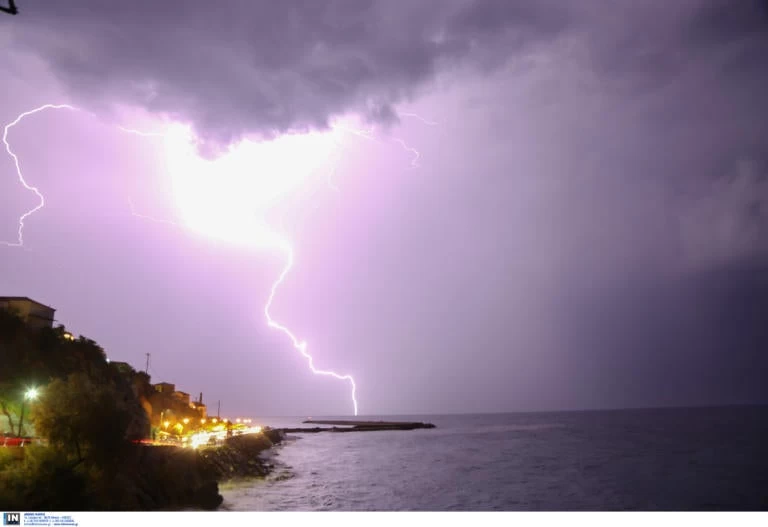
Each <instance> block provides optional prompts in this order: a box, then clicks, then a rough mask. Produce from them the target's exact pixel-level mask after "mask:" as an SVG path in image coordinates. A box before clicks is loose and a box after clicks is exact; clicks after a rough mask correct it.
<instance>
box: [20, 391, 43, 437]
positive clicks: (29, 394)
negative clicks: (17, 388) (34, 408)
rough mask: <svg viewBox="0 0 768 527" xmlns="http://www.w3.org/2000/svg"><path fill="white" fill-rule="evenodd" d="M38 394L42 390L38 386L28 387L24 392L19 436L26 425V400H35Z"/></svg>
mask: <svg viewBox="0 0 768 527" xmlns="http://www.w3.org/2000/svg"><path fill="white" fill-rule="evenodd" d="M38 395H40V391H39V390H38V389H37V388H27V391H26V392H24V398H23V399H22V401H21V415H19V433H18V436H19V437H21V432H22V430H23V426H24V401H34V400H35V399H37V396H38Z"/></svg>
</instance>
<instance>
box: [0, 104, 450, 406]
mask: <svg viewBox="0 0 768 527" xmlns="http://www.w3.org/2000/svg"><path fill="white" fill-rule="evenodd" d="M53 109H69V110H78V109H77V108H75V107H74V106H70V105H68V104H45V105H42V106H39V107H37V108H34V109H32V110H29V111H26V112H23V113H21V114H19V115H18V116H17V117H16V119H14V120H13V121H12V122H10V123H8V124H7V125H6V126H5V128H4V131H3V144H5V149H6V152H7V153H8V155H9V156H10V157H11V158H12V159H13V161H14V165H15V167H16V176H17V178H18V180H19V182H20V183H21V185H22V186H23V187H24V188H25V189H27V190H29V191H31V192H33V193H34V194H35V195H36V196H37V197H38V199H39V203H38V204H37V205H36V206H35V207H34V208H32V209H30V210H28V211H26V212H25V213H23V214H22V215H21V217H20V218H19V228H18V238H17V240H16V241H15V242H8V241H2V242H0V243H1V244H3V245H5V246H8V247H18V248H25V245H24V226H25V220H26V219H27V218H29V217H30V216H31V215H32V214H34V213H35V212H37V211H38V210H40V209H42V208H43V207H44V206H45V197H44V196H43V194H42V193H41V192H40V190H39V189H38V188H37V187H35V186H33V185H30V184H29V183H28V182H27V180H26V179H25V178H24V175H23V172H22V170H21V164H20V161H19V158H18V156H17V155H16V153H15V152H14V151H13V150H12V148H11V146H10V143H9V141H8V134H9V131H10V129H11V128H12V127H14V126H16V125H17V124H19V123H20V122H21V120H22V119H24V118H25V117H28V116H31V115H34V114H36V113H39V112H42V111H44V110H53ZM408 116H413V117H416V118H418V119H419V120H420V121H422V122H423V123H425V124H429V125H433V124H437V123H433V122H431V121H428V120H426V119H423V118H421V117H419V116H416V115H415V114H408ZM118 128H119V129H120V130H121V131H123V132H126V133H130V134H134V135H138V136H141V137H148V138H162V139H164V140H165V143H166V147H167V154H168V162H169V166H170V167H171V169H172V171H173V172H174V175H176V176H180V175H181V174H184V175H187V176H190V177H192V176H193V175H196V174H198V171H197V170H195V169H199V168H208V169H210V168H211V167H212V165H213V164H214V163H217V162H218V161H220V160H216V161H213V162H212V161H205V160H202V159H201V158H200V157H199V156H198V155H197V154H196V153H195V152H194V150H193V149H192V148H191V146H190V145H191V144H192V141H191V137H190V133H189V131H188V130H181V129H180V128H179V127H176V128H173V127H172V128H169V130H168V131H166V132H164V133H161V132H143V131H139V130H133V129H129V128H125V127H123V126H118ZM180 130H181V133H178V132H179V131H180ZM332 130H333V131H334V132H335V131H336V130H341V131H344V132H346V133H350V134H353V135H356V136H358V137H362V138H364V139H367V140H377V139H376V137H375V136H374V134H373V131H372V130H358V129H352V128H346V127H343V126H340V125H339V126H333V127H332ZM179 140H181V142H179ZM392 141H394V142H396V143H398V144H399V145H400V146H401V147H402V148H403V149H404V150H405V151H407V152H409V153H411V154H412V155H413V157H412V159H411V168H417V167H418V160H419V157H420V153H419V152H418V150H416V149H415V148H412V147H410V146H409V145H407V144H406V143H405V141H403V140H402V139H399V138H393V139H392ZM276 142H277V140H275V141H274V142H273V143H276ZM244 143H247V142H244ZM241 144H243V143H241ZM247 144H249V145H255V146H257V147H258V146H260V145H263V143H260V144H254V143H247ZM332 144H333V145H334V146H336V147H337V148H338V147H339V146H340V143H339V142H338V140H337V139H336V140H334V141H333V142H332ZM238 146H239V145H238ZM327 146H328V145H324V144H322V143H321V147H327ZM322 149H323V148H321V149H320V150H322ZM326 149H327V148H326ZM233 152H234V151H233V150H232V149H230V153H229V154H225V156H223V157H231V156H232V155H233ZM269 159H273V156H270V153H267V159H261V160H260V159H259V158H258V152H257V158H256V160H255V161H254V162H256V163H258V162H259V161H264V162H265V163H267V164H268V163H269V161H268V160H269ZM338 159H339V157H338V156H337V157H336V159H335V160H334V162H333V164H332V167H331V169H330V170H329V171H328V175H327V181H328V185H329V187H330V188H332V189H333V190H335V191H338V188H337V187H335V185H333V183H332V182H331V179H330V178H331V176H332V174H333V173H334V172H335V170H336V165H337V163H338ZM220 164H224V168H233V167H232V166H231V164H230V165H229V166H227V161H226V160H224V161H223V163H220ZM174 168H175V169H176V170H173V169H174ZM219 168H220V167H219V166H218V164H217V169H219ZM281 168H284V167H281ZM304 168H307V167H304ZM295 179H299V178H296V177H295ZM175 182H176V184H177V189H180V193H181V194H182V195H183V196H182V198H181V199H180V201H181V202H182V209H184V205H186V212H187V218H186V219H187V221H186V222H185V223H186V227H188V228H192V229H194V228H195V227H197V230H201V231H203V232H204V233H207V234H209V235H213V236H214V237H216V232H215V231H217V230H218V229H217V228H216V227H218V228H219V229H220V228H222V226H224V228H225V229H226V225H227V222H226V219H230V220H231V219H242V216H240V215H236V216H235V218H233V217H231V216H224V213H223V209H222V210H219V211H214V216H220V217H215V218H210V217H209V216H208V214H210V211H206V213H205V214H201V213H200V210H201V209H200V207H201V206H205V205H210V202H209V200H207V199H203V200H200V198H201V197H203V196H205V198H207V197H208V195H207V192H208V191H210V190H211V189H201V188H198V189H197V192H196V191H195V189H194V188H193V186H189V185H187V186H185V183H184V182H182V181H181V180H179V179H176V181H175ZM262 183H263V184H264V185H265V186H266V190H267V191H268V192H267V194H268V195H270V196H271V197H272V198H274V197H276V196H277V195H278V194H282V193H283V192H284V191H285V190H286V189H285V188H277V187H272V186H271V185H272V183H269V182H267V183H265V182H263V181H262ZM294 183H295V182H294ZM252 189H253V188H252ZM258 190H259V191H264V190H265V188H260V189H258ZM190 196H192V197H193V198H194V199H193V201H195V203H191V202H190V201H189V198H190ZM185 198H186V199H185ZM201 203H202V204H203V205H201ZM128 205H129V208H130V211H131V214H132V215H133V216H135V217H137V218H141V219H145V220H150V221H153V222H156V223H165V224H169V225H173V226H176V227H181V225H180V224H178V223H176V222H174V221H171V220H163V219H157V218H154V217H150V216H146V215H143V214H139V213H138V212H137V211H136V208H135V206H134V203H133V201H132V200H131V199H130V198H128ZM265 205H267V203H266V202H265V203H262V206H265ZM226 206H227V207H229V206H230V204H229V203H227V204H226ZM217 212H218V213H220V214H217ZM221 217H224V223H223V224H222V223H221V221H220V220H221ZM206 219H208V220H214V219H215V221H212V222H210V223H209V224H208V225H201V221H202V222H203V223H207V222H206ZM248 224H249V225H251V226H253V227H254V229H252V232H251V233H243V234H241V235H239V236H238V235H237V234H236V235H235V238H237V241H239V242H242V241H244V239H245V238H248V237H249V236H250V235H251V234H252V236H250V237H251V238H252V240H251V241H253V240H255V243H256V245H257V246H259V247H261V248H268V249H271V250H278V251H279V252H281V253H283V254H284V255H285V265H284V267H283V269H282V271H281V272H280V274H279V276H278V277H277V279H276V280H275V281H274V282H273V284H272V287H271V289H270V293H269V297H268V299H267V302H266V304H265V306H264V317H265V318H266V321H267V326H268V327H269V328H271V329H274V330H277V331H279V332H280V333H282V334H284V335H285V336H286V337H288V339H289V340H290V342H291V344H292V345H293V347H294V349H296V350H297V351H298V352H299V353H300V354H301V355H302V357H304V358H305V359H306V360H307V363H308V365H309V368H310V370H311V371H312V373H313V374H315V375H320V376H328V377H333V378H334V379H338V380H341V381H346V382H348V383H349V385H350V388H351V399H352V406H353V412H354V415H358V401H357V385H356V384H355V379H354V378H353V377H352V375H349V374H339V373H337V372H335V371H333V370H324V369H319V368H317V367H316V366H315V363H314V358H313V357H312V355H310V354H309V352H308V351H307V347H308V344H307V342H306V341H304V340H301V339H299V338H298V337H297V336H296V335H295V334H294V333H293V332H292V331H291V330H290V329H289V328H288V327H287V326H285V325H284V324H281V323H279V322H277V321H276V320H275V319H274V318H273V316H272V314H271V312H270V309H271V307H272V304H273V302H274V300H275V296H276V293H277V290H278V288H279V287H280V286H281V285H282V284H283V282H284V281H285V279H286V277H287V275H288V273H289V272H290V271H291V269H292V268H293V266H294V250H293V248H292V246H291V244H290V243H289V242H288V240H286V239H285V238H283V237H282V236H280V235H278V234H277V233H276V232H274V231H273V230H271V229H269V228H268V227H266V226H265V225H264V224H262V223H261V222H256V223H255V224H254V223H252V222H251V221H249V222H248ZM210 225H214V228H213V231H212V230H211V228H209V227H210ZM201 227H202V228H201ZM219 234H221V233H219ZM231 234H232V233H230V232H228V233H227V235H226V236H224V237H225V238H228V239H230V240H232V236H231Z"/></svg>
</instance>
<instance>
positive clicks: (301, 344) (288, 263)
mask: <svg viewBox="0 0 768 527" xmlns="http://www.w3.org/2000/svg"><path fill="white" fill-rule="evenodd" d="M281 249H282V250H284V251H285V252H286V254H287V257H286V260H285V267H283V271H282V272H281V273H280V276H279V277H278V278H277V280H275V282H274V283H273V284H272V290H271V291H270V293H269V299H268V300H267V304H266V305H265V306H264V316H265V318H266V319H267V325H268V326H269V327H270V328H272V329H276V330H278V331H280V332H282V333H283V334H284V335H286V336H287V337H288V338H289V339H291V342H292V343H293V347H294V348H296V350H297V351H298V352H299V353H301V355H302V356H303V357H304V358H305V359H307V363H308V364H309V369H310V370H312V373H314V374H315V375H327V376H330V377H333V378H334V379H339V380H340V381H349V384H350V385H351V386H352V404H353V405H354V410H355V415H357V397H356V392H357V385H356V384H355V379H354V378H353V377H352V376H351V375H339V374H338V373H336V372H334V371H330V370H318V369H317V368H315V364H314V359H313V358H312V355H310V354H309V353H307V343H306V341H303V340H299V339H298V338H297V337H296V336H295V335H294V334H293V333H291V331H290V330H289V329H288V328H286V327H285V326H283V325H282V324H280V323H278V322H276V321H275V320H274V319H273V318H272V315H271V314H270V313H269V309H270V308H271V307H272V302H273V301H274V299H275V294H276V293H277V288H278V287H280V284H282V283H283V280H285V277H286V276H287V275H288V273H289V272H290V270H291V268H292V267H293V249H291V247H290V246H289V245H288V244H287V243H284V244H283V245H282V246H281Z"/></svg>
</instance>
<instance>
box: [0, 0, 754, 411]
mask: <svg viewBox="0 0 768 527" xmlns="http://www.w3.org/2000/svg"><path fill="white" fill-rule="evenodd" d="M17 6H18V9H19V14H18V15H16V16H10V15H6V14H4V13H0V80H1V81H2V83H1V86H2V98H1V99H0V123H2V124H7V123H10V122H12V121H13V120H14V119H15V118H16V117H17V116H18V115H19V114H20V113H21V112H24V111H27V110H31V109H34V108H36V107H38V106H40V105H42V104H46V103H54V104H70V105H72V106H75V107H77V108H78V110H68V109H58V110H46V111H43V112H40V113H37V114H34V115H32V116H29V117H27V118H25V119H23V120H22V121H21V122H20V123H19V124H18V125H16V126H14V127H12V128H11V129H10V131H9V133H8V142H9V144H10V145H11V148H12V150H13V152H15V153H16V154H17V155H18V157H19V160H20V164H21V168H22V171H23V173H24V176H25V177H26V179H27V181H28V182H29V184H31V185H34V186H37V187H38V188H39V189H40V192H41V193H42V194H44V196H45V199H46V204H45V207H44V208H42V209H41V210H39V211H37V212H35V213H34V214H33V215H31V216H30V217H28V218H27V219H26V221H25V223H26V226H25V229H24V247H22V248H19V247H4V246H0V295H18V296H29V297H32V298H34V299H36V300H39V301H40V302H43V303H45V304H48V305H51V306H53V307H55V308H56V309H57V312H56V318H57V320H58V321H59V322H60V323H63V324H65V325H66V326H67V328H68V329H70V330H71V331H72V332H74V333H76V334H83V335H85V336H88V337H90V338H92V339H94V340H96V341H97V342H98V343H99V344H101V345H102V346H103V347H104V348H105V349H106V351H107V353H108V356H109V357H110V358H112V359H113V360H121V361H127V362H130V363H131V364H133V365H134V366H136V367H139V368H142V369H143V366H144V362H145V353H151V355H152V364H151V367H150V374H151V375H152V378H153V381H170V382H175V383H176V384H177V386H178V388H179V389H182V390H184V391H187V392H190V393H192V394H194V395H197V394H198V392H201V391H202V392H203V393H204V399H205V401H206V402H208V403H209V405H211V406H215V401H216V400H219V399H221V400H222V412H223V413H224V414H226V415H230V416H234V415H236V414H241V415H242V414H247V415H252V416H266V415H334V414H349V413H351V412H352V405H351V401H350V389H349V388H350V387H349V384H348V383H346V382H344V381H339V380H335V379H332V378H328V377H320V376H315V375H313V374H312V373H311V372H310V370H309V368H308V366H307V363H306V360H305V359H304V358H303V357H302V356H301V355H300V353H299V352H298V351H297V350H295V349H294V348H293V347H292V346H291V342H290V340H289V339H287V338H286V336H285V335H283V334H281V333H280V332H279V331H276V330H275V329H270V328H269V327H268V326H267V324H266V320H265V318H264V313H263V309H264V305H265V302H266V300H267V298H268V297H269V294H270V289H271V287H272V284H273V283H274V281H275V280H276V279H277V277H278V276H279V275H280V273H281V271H282V269H283V266H284V264H285V256H286V255H285V252H284V251H283V252H281V251H279V250H275V248H274V247H273V246H269V245H263V244H258V243H254V244H253V245H250V244H249V243H250V240H251V238H250V233H256V234H254V235H253V236H254V237H253V240H254V241H255V240H256V238H258V239H262V238H263V235H264V236H265V234H264V233H266V232H274V233H279V235H280V237H281V239H283V240H287V241H288V242H290V245H291V247H292V248H293V251H294V257H295V265H294V267H293V268H292V269H291V271H290V273H289V274H288V275H287V276H286V278H285V281H284V282H283V284H282V285H281V286H280V288H279V289H278V290H277V294H276V297H275V300H274V304H273V306H272V311H271V313H272V315H273V317H274V318H275V319H276V320H278V321H279V322H280V323H282V324H284V325H286V326H287V327H289V328H290V329H291V330H292V331H293V332H294V333H296V335H297V336H298V337H299V338H301V339H306V340H307V342H308V345H309V347H308V351H309V352H310V353H311V354H312V355H313V356H314V357H315V365H316V366H317V367H319V368H322V369H332V370H335V371H337V372H339V373H341V374H351V375H353V376H354V378H355V380H356V381H357V397H358V401H359V403H360V413H361V414H421V413H453V412H498V411H537V410H559V409H583V408H618V407H637V406H658V405H663V406H667V405H675V406H684V405H703V404H737V403H758V402H762V403H765V402H768V382H765V379H766V378H768V102H767V100H768V99H767V98H766V94H768V59H766V57H768V7H767V4H766V3H765V2H760V1H752V0H739V1H737V2H731V1H727V0H722V1H719V0H711V1H705V2H695V1H689V0H675V1H674V2H668V1H661V0H659V1H644V2H636V1H630V0H622V1H617V2H603V1H597V0H584V1H578V2H566V1H560V0H555V1H543V0H525V1H522V0H521V1H513V0H479V1H474V2H473V1H469V0H466V1H458V0H419V1H418V2H414V1H406V0H379V1H373V0H371V1H363V0H349V1H305V2H299V1H288V0H281V1H280V2H273V1H269V2H267V1H265V2H256V1H251V0H227V1H221V2H210V0H205V1H202V0H189V1H184V2H181V1H157V0H152V1H150V0H139V1H134V2H111V1H110V2H104V1H97V0H72V1H69V0H68V1H64V0H60V1H59V0H57V1H55V2H33V1H25V0H18V1H17ZM414 114H415V116H414ZM173 123H177V124H183V125H186V126H189V127H190V128H189V129H190V130H191V132H192V133H193V136H194V138H196V143H195V145H194V146H191V147H190V152H191V153H192V154H193V155H194V156H195V158H197V159H198V160H199V161H200V163H210V164H211V165H210V166H212V167H213V168H212V169H211V170H210V171H209V172H207V173H206V175H205V176H204V177H202V176H198V175H196V173H195V172H194V170H193V169H192V168H190V167H191V166H192V165H191V164H187V165H185V164H181V165H180V164H178V163H176V164H174V163H173V162H172V161H169V158H170V157H169V150H168V148H167V147H166V146H165V144H166V143H165V142H164V141H165V140H164V139H163V138H162V137H155V136H149V137H143V136H139V135H136V134H130V133H126V132H125V131H123V130H121V129H120V128H119V127H120V126H122V127H125V128H129V129H135V130H141V131H150V132H161V133H164V131H165V130H166V129H167V127H168V126H172V125H173ZM339 123H343V126H342V125H340V124H339ZM356 130H364V132H362V134H361V133H356V132H355V131H356ZM305 132H309V133H311V134H312V135H311V137H310V139H308V140H307V141H305V142H298V143H296V144H295V145H294V146H290V147H287V149H283V150H282V151H281V154H280V155H276V156H273V157H266V156H259V155H255V156H253V157H251V158H249V159H248V162H247V163H245V162H243V163H242V164H241V165H238V167H239V168H238V170H239V171H240V172H238V174H240V175H239V176H235V175H232V171H230V170H229V168H227V167H226V166H224V165H223V164H221V163H220V164H219V165H216V163H217V160H219V159H221V158H222V156H226V153H227V152H228V151H229V150H230V149H231V148H233V147H234V145H238V144H239V143H240V142H241V141H243V140H249V141H252V142H260V141H275V140H277V141H280V139H281V138H283V137H286V136H285V134H290V136H295V135H296V134H301V133H305ZM331 136H333V137H334V138H335V139H333V141H330V142H329V141H328V139H327V138H328V137H331ZM299 137H301V136H299ZM323 138H325V139H323ZM329 144H331V145H332V150H333V152H331V154H333V155H331V154H329V153H328V152H329V149H331V147H329V146H328V145H329ZM410 149H415V150H416V151H418V156H417V155H416V154H414V153H413V151H411V150H410ZM286 152H287V153H286ZM0 153H2V155H0V240H6V241H8V242H11V243H13V242H15V241H16V237H17V229H18V219H19V216H21V215H22V214H24V213H25V212H26V211H28V210H30V209H32V208H33V207H35V206H36V205H37V203H38V202H37V198H36V196H35V194H34V193H32V192H30V191H28V190H25V189H24V187H23V186H22V185H21V184H20V182H19V181H18V179H17V175H16V169H15V167H14V164H13V160H12V158H11V157H10V156H9V155H7V153H6V152H5V151H4V150H0ZM273 158H274V159H273ZM265 159H269V160H268V161H264V160H265ZM299 165H301V169H299V168H296V167H297V166H299ZM334 165H335V169H334ZM206 166H207V165H206ZM302 171H303V172H302ZM299 172H301V174H304V175H302V176H301V177H299V176H297V174H299ZM241 173H242V174H241ZM305 173H306V174H305ZM250 178H252V179H250ZM198 180H200V181H202V180H204V183H200V185H203V186H201V187H199V188H204V189H207V190H203V191H200V190H198V191H196V192H191V193H190V194H188V195H187V194H184V192H186V190H185V189H187V190H188V187H189V188H192V183H190V182H192V181H198ZM194 184H195V185H196V184H198V183H194ZM195 188H198V187H195ZM275 189H277V190H275ZM267 190H269V192H271V191H272V190H275V193H276V194H275V196H276V197H273V196H272V194H270V193H269V192H267ZM183 196H186V197H183ZM141 216H148V217H151V218H154V220H152V219H148V218H146V217H141ZM221 218H223V219H221ZM253 218H257V220H254V219H253ZM158 220H163V221H158ZM265 226H268V227H269V228H268V229H267V228H266V227H265ZM260 236H261V238H259V237H260Z"/></svg>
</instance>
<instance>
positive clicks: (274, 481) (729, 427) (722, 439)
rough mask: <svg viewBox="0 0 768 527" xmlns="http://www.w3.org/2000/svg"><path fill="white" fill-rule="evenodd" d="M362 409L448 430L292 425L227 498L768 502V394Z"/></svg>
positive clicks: (482, 503) (497, 505) (392, 502)
mask: <svg viewBox="0 0 768 527" xmlns="http://www.w3.org/2000/svg"><path fill="white" fill-rule="evenodd" d="M362 418H364V419H370V420H375V419H386V420H392V421H393V420H408V421H414V420H418V421H425V422H431V423H434V424H435V425H436V426H437V428H436V429H431V430H413V431H386V432H359V433H358V432H353V433H330V432H324V433H319V434H296V435H291V436H289V440H288V441H286V442H285V443H284V444H283V445H281V446H279V447H277V448H275V449H273V452H272V453H270V454H268V455H269V456H270V457H271V460H272V461H273V462H274V463H275V465H276V467H275V471H274V472H273V474H272V475H270V476H269V477H268V478H267V479H266V480H264V481H255V482H253V481H252V482H248V483H241V484H229V485H223V486H222V494H223V495H224V505H223V507H222V508H223V509H229V510H249V511H252V510H266V511H274V510H299V511H306V510H419V511H422V510H424V511H444V510H509V511H518V510H524V511H528V510H768V406H752V407H720V408H691V409H649V410H618V411H594V412H592V411H590V412H563V413H518V414H478V415H446V416H437V415H435V416H386V417H380V416H366V417H361V419H362ZM261 421H262V422H263V423H264V424H266V425H271V426H273V427H286V426H301V424H300V422H301V420H300V419H298V418H287V419H278V418H273V419H262V420H261ZM304 426H309V425H304Z"/></svg>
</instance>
